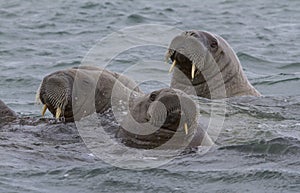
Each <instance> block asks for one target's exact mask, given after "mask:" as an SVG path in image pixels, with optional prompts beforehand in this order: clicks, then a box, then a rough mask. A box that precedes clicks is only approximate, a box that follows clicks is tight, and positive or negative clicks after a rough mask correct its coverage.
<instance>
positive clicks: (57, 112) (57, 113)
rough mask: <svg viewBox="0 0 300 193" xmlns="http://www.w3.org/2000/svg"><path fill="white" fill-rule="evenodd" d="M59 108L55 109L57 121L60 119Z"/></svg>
mask: <svg viewBox="0 0 300 193" xmlns="http://www.w3.org/2000/svg"><path fill="white" fill-rule="evenodd" d="M61 112H62V111H61V108H60V107H58V108H57V109H56V114H55V118H56V119H58V118H59V117H60V115H61Z"/></svg>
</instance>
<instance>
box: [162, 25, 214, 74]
mask: <svg viewBox="0 0 300 193" xmlns="http://www.w3.org/2000/svg"><path fill="white" fill-rule="evenodd" d="M199 38H201V36H200V35H199V34H197V33H196V32H189V31H187V32H184V33H183V34H181V35H179V36H176V37H175V38H174V39H173V40H172V41H171V43H170V45H169V48H168V51H167V53H166V60H168V59H171V61H172V65H171V67H170V70H169V72H171V71H172V69H173V68H174V67H177V68H179V70H181V71H182V72H184V73H185V75H186V76H187V77H188V78H189V79H192V80H193V79H194V77H195V76H196V74H197V73H198V71H201V70H202V69H203V67H204V61H205V58H206V55H207V53H208V49H207V47H206V45H205V44H204V43H203V42H202V41H199Z"/></svg>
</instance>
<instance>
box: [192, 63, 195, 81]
mask: <svg viewBox="0 0 300 193" xmlns="http://www.w3.org/2000/svg"><path fill="white" fill-rule="evenodd" d="M195 71H196V65H195V64H192V80H193V79H194V78H195Z"/></svg>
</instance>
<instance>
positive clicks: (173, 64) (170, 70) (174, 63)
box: [169, 60, 176, 73]
mask: <svg viewBox="0 0 300 193" xmlns="http://www.w3.org/2000/svg"><path fill="white" fill-rule="evenodd" d="M175 65H176V60H174V61H173V63H172V66H171V67H170V69H169V73H171V72H172V70H173V68H174V67H175Z"/></svg>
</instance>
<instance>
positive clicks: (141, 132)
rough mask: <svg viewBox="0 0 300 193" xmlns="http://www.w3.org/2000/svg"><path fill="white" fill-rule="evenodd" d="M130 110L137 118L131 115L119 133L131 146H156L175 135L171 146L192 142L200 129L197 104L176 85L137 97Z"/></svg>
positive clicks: (180, 145) (181, 145)
mask: <svg viewBox="0 0 300 193" xmlns="http://www.w3.org/2000/svg"><path fill="white" fill-rule="evenodd" d="M130 114H131V116H132V118H133V119H127V120H126V121H125V123H124V124H122V126H123V129H121V131H120V132H119V134H118V137H120V138H121V139H122V141H123V143H125V145H127V146H130V147H135V148H143V149H153V148H156V147H159V146H161V145H164V144H166V143H167V142H169V141H170V140H171V139H172V138H173V142H171V143H170V144H169V145H167V146H168V147H171V148H178V147H183V146H188V143H189V141H191V138H192V136H193V134H194V132H195V130H197V115H198V114H197V106H196V104H195V103H194V101H193V100H191V99H190V98H189V97H188V96H187V95H186V94H184V93H183V92H182V91H179V90H176V89H171V88H164V89H161V90H156V91H153V92H152V93H150V94H147V95H145V96H143V97H140V98H138V99H135V100H134V101H133V102H132V104H131V110H130ZM124 127H125V128H124ZM189 139H190V140H189Z"/></svg>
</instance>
